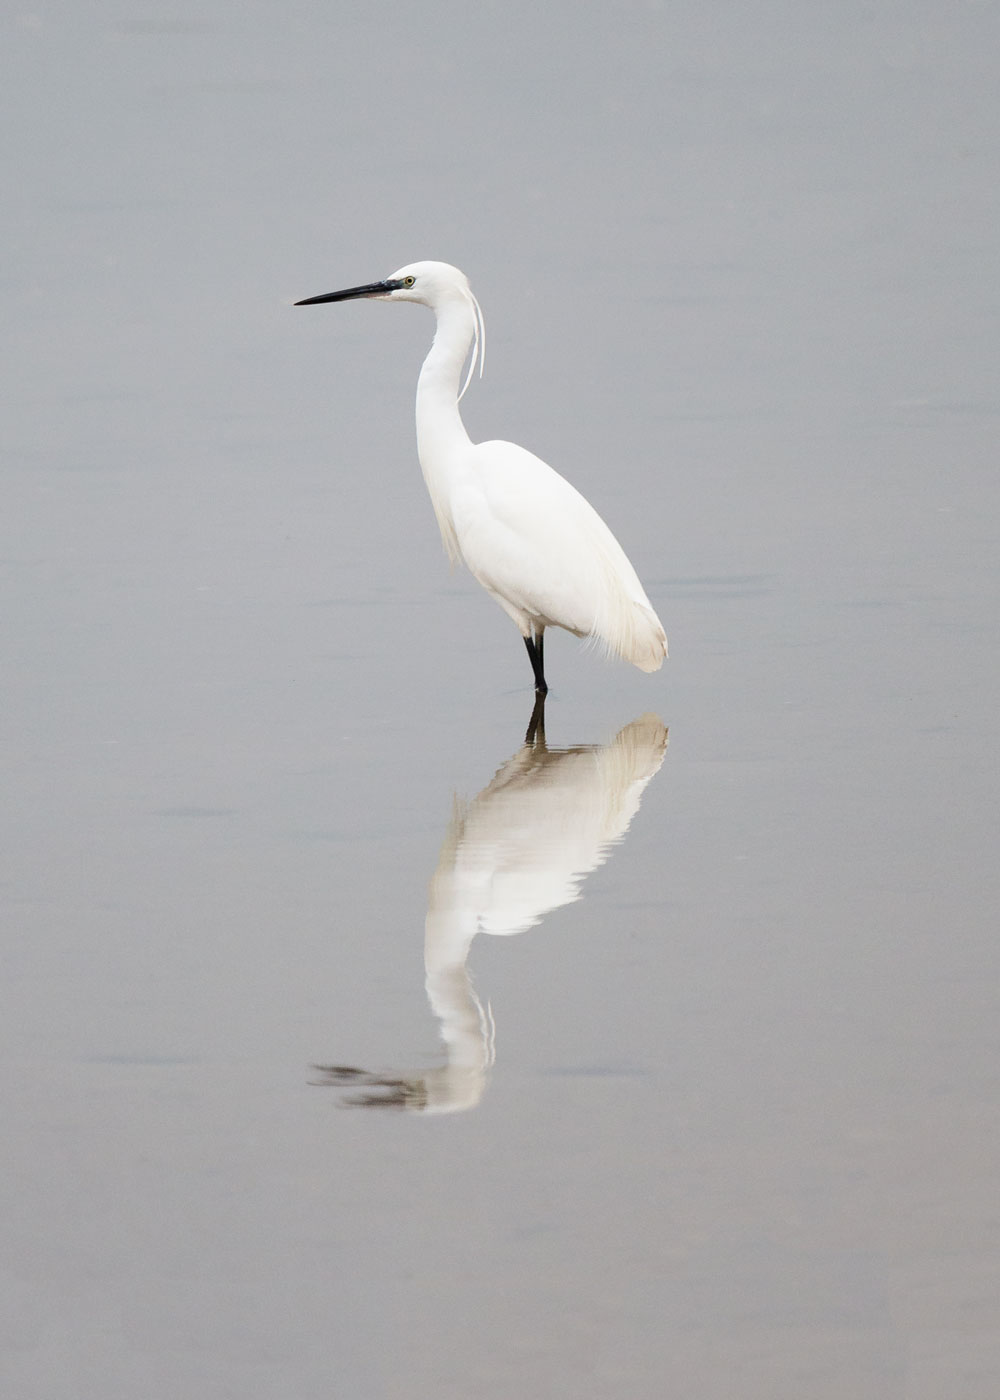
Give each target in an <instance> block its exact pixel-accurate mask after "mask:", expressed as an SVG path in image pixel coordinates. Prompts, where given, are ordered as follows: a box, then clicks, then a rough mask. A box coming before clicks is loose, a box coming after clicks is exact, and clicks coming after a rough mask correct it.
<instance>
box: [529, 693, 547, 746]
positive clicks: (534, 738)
mask: <svg viewBox="0 0 1000 1400" xmlns="http://www.w3.org/2000/svg"><path fill="white" fill-rule="evenodd" d="M524 742H525V743H526V744H530V746H531V747H532V748H535V747H536V744H537V747H538V748H540V749H542V750H543V751H544V749H545V692H544V691H542V690H539V691H536V692H535V708H534V709H533V710H532V712H531V719H530V720H529V721H528V732H527V734H525V736H524Z"/></svg>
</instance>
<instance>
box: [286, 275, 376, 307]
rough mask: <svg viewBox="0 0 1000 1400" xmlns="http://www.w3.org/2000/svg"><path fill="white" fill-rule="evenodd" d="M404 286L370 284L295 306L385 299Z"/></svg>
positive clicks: (301, 302)
mask: <svg viewBox="0 0 1000 1400" xmlns="http://www.w3.org/2000/svg"><path fill="white" fill-rule="evenodd" d="M402 285H403V283H402V281H400V280H396V281H391V282H369V283H368V284H367V286H364V287H347V288H345V290H344V291H342V292H326V293H324V295H323V296H321V297H306V299H305V301H297V302H296V303H295V305H296V306H318V305H319V304H320V302H321V301H350V300H351V299H352V298H353V297H384V296H385V295H386V293H387V292H394V291H395V290H396V288H397V287H401V286H402Z"/></svg>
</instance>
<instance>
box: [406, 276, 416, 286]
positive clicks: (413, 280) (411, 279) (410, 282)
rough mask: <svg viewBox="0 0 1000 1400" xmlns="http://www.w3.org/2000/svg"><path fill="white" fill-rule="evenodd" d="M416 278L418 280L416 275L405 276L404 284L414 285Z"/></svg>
mask: <svg viewBox="0 0 1000 1400" xmlns="http://www.w3.org/2000/svg"><path fill="white" fill-rule="evenodd" d="M416 280H417V279H416V278H415V277H404V278H403V286H404V287H412V286H413V284H414V282H415V281H416Z"/></svg>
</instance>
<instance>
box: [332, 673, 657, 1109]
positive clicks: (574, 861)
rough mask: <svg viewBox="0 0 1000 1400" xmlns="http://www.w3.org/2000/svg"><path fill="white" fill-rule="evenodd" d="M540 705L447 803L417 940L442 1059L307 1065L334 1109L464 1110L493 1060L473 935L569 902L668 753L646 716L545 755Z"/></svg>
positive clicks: (519, 929) (518, 923) (533, 918)
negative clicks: (427, 1066) (472, 961)
mask: <svg viewBox="0 0 1000 1400" xmlns="http://www.w3.org/2000/svg"><path fill="white" fill-rule="evenodd" d="M544 706H545V701H544V697H542V696H540V697H539V698H538V700H537V701H536V704H535V709H534V712H533V714H532V717H531V723H530V724H529V726H528V732H527V734H526V736H525V740H524V743H523V744H522V745H521V747H520V748H519V749H518V750H517V752H516V753H515V754H513V756H512V757H511V758H509V759H508V760H507V762H506V763H505V764H504V765H503V767H502V768H500V769H499V770H498V772H497V774H496V776H495V777H494V779H493V781H492V782H491V783H490V784H489V786H488V787H486V788H484V789H483V791H482V792H481V793H480V794H479V795H478V797H475V798H473V800H472V801H471V802H468V803H465V802H460V801H458V800H457V799H456V802H455V808H454V811H453V814H452V818H451V821H450V823H449V825H448V831H447V834H446V836H445V840H444V845H443V846H442V847H441V854H440V857H439V858H438V863H437V869H436V870H435V871H434V875H433V877H432V879H431V884H430V895H429V900H428V905H427V920H426V925H425V940H424V966H425V969H426V974H427V977H426V983H425V986H426V989H427V999H428V1001H429V1002H430V1005H431V1010H432V1011H433V1012H434V1015H435V1016H436V1017H437V1019H438V1021H439V1022H440V1026H441V1038H442V1040H443V1041H444V1044H445V1047H446V1051H447V1057H446V1060H445V1063H444V1064H443V1065H440V1066H438V1067H437V1068H435V1069H431V1070H429V1071H427V1072H425V1073H422V1074H405V1075H404V1074H391V1073H389V1074H376V1073H369V1072H368V1071H366V1070H362V1069H354V1068H350V1067H347V1066H344V1065H324V1066H317V1068H318V1069H319V1072H320V1073H321V1075H322V1079H321V1080H320V1081H319V1082H320V1083H323V1084H334V1085H340V1086H347V1087H350V1088H352V1089H353V1090H355V1092H353V1093H351V1094H349V1095H348V1096H346V1097H345V1098H344V1099H343V1103H345V1104H346V1105H350V1106H353V1107H359V1108H401V1109H409V1110H411V1111H419V1112H424V1113H456V1112H460V1111H462V1110H464V1109H469V1108H474V1107H475V1106H476V1104H478V1102H479V1100H480V1099H481V1098H482V1096H483V1091H484V1090H485V1088H486V1081H487V1072H488V1070H489V1068H490V1066H491V1065H492V1064H493V1059H494V1026H493V1015H492V1011H491V1010H490V1007H489V1006H488V1005H487V1006H486V1007H484V1006H483V1005H482V1003H481V1002H480V1000H479V998H478V997H477V996H476V993H475V991H474V989H473V986H472V982H471V979H470V977H469V973H468V970H467V967H466V961H467V959H468V956H469V949H470V947H471V946H472V940H473V939H474V938H475V936H476V934H477V933H479V932H483V933H492V934H512V933H523V932H524V930H525V929H528V928H532V927H533V926H534V925H535V924H537V923H538V922H539V921H540V920H541V919H542V918H544V916H545V915H546V914H547V913H549V911H550V910H552V909H558V908H560V907H561V906H562V905H564V904H570V903H572V901H573V900H575V899H578V898H579V895H580V884H581V882H582V880H583V879H584V877H585V876H586V875H588V874H589V873H590V871H591V870H595V869H596V868H597V867H598V866H599V865H601V864H602V863H603V862H604V860H606V859H607V855H608V852H609V849H610V847H612V846H613V845H614V844H615V843H616V842H619V841H621V840H623V838H624V836H625V833H626V832H627V831H628V828H629V824H630V822H631V821H632V818H633V817H634V816H635V814H636V812H637V811H638V808H639V802H640V799H641V797H642V793H643V790H644V789H645V787H646V784H647V783H648V782H649V781H650V779H651V778H652V777H653V776H654V775H655V774H656V772H657V771H658V769H659V767H660V765H661V763H662V762H663V758H664V754H665V753H666V748H667V730H666V727H665V726H664V724H663V723H662V722H661V721H660V719H659V718H658V717H657V716H656V715H651V714H649V715H643V716H642V717H641V718H639V719H634V720H633V721H632V723H631V724H627V725H625V727H624V728H623V729H621V730H620V731H619V733H618V734H617V735H616V736H615V738H614V739H613V740H612V741H611V743H609V744H594V745H589V744H588V745H580V746H578V747H574V748H566V749H550V748H549V747H548V745H547V743H546V741H545V708H544Z"/></svg>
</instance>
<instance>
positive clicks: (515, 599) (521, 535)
mask: <svg viewBox="0 0 1000 1400" xmlns="http://www.w3.org/2000/svg"><path fill="white" fill-rule="evenodd" d="M356 298H365V299H368V300H372V301H412V302H417V303H418V304H420V305H422V306H427V307H430V309H431V310H432V311H433V312H434V315H435V317H436V322H437V324H436V330H435V334H434V340H433V343H432V345H431V348H430V351H429V353H428V355H427V358H426V359H425V360H424V363H423V368H422V369H421V371H420V377H419V379H418V381H417V404H416V418H417V455H418V457H419V460H420V467H421V470H422V472H423V476H424V481H425V483H426V485H427V490H428V493H429V495H430V498H431V505H432V506H433V507H434V514H435V516H436V518H437V523H438V527H439V529H440V531H441V539H442V543H443V545H444V548H445V551H446V553H447V554H448V556H449V558H450V559H451V560H452V562H453V563H454V562H462V563H464V564H465V565H466V567H467V568H468V570H469V572H470V573H471V574H472V575H473V577H474V578H475V579H477V580H478V582H479V583H481V584H482V586H483V587H484V588H485V589H486V591H487V593H489V594H490V596H491V597H493V598H495V599H496V601H497V602H498V603H499V604H500V607H501V608H503V610H504V612H505V613H506V614H507V616H508V617H510V618H511V619H512V621H513V622H514V623H515V625H516V626H517V628H518V631H519V632H520V633H521V636H522V638H523V639H524V645H525V647H526V648H527V652H528V658H529V660H530V662H531V668H532V672H533V674H534V680H535V692H536V694H537V695H540V696H544V695H545V694H546V693H547V691H548V685H547V684H546V680H545V664H544V638H545V630H546V628H548V627H561V628H563V629H564V630H565V631H567V632H571V633H572V634H573V635H574V636H576V637H582V638H586V639H588V640H590V641H591V642H593V643H595V644H597V645H599V646H601V647H603V649H604V651H605V652H606V653H607V654H608V655H613V656H618V657H620V658H622V659H623V660H625V661H630V662H631V663H632V664H633V665H635V666H638V668H639V669H640V670H641V671H656V670H658V669H659V668H660V666H661V665H662V664H663V659H664V657H665V656H666V655H667V638H666V635H665V633H664V631H663V626H662V624H661V623H660V619H659V618H658V617H657V615H656V612H655V610H654V608H653V605H652V604H651V603H650V601H649V599H648V597H647V596H646V593H645V590H644V589H643V586H642V584H641V583H640V582H639V578H638V575H637V574H636V571H635V569H634V568H633V567H632V564H631V563H630V562H629V559H628V557H627V555H626V554H625V551H624V550H623V549H622V547H621V545H620V544H619V543H618V541H617V540H616V539H615V537H614V535H613V534H612V533H611V530H610V529H609V528H608V526H607V525H606V524H605V523H604V521H603V520H602V519H601V517H600V515H598V513H597V511H596V510H595V509H594V508H593V506H592V505H591V504H590V502H589V501H587V500H586V499H585V497H584V496H582V495H581V494H580V492H579V491H577V489H576V487H574V486H572V485H571V484H570V483H569V481H567V480H566V478H565V477H564V476H560V474H559V473H558V472H557V471H554V470H553V468H552V467H550V466H549V465H548V464H547V463H546V462H543V461H542V460H541V459H540V458H539V457H536V456H535V455H534V454H533V453H531V452H528V451H527V450H526V449H525V448H523V447H518V446H517V445H516V444H515V443H512V442H502V441H495V442H494V441H491V442H480V443H474V442H472V440H471V439H470V437H469V435H468V433H467V432H466V430H465V425H464V424H463V422H462V417H461V414H460V412H459V401H460V399H461V398H462V396H463V395H464V394H465V391H466V389H467V388H468V387H469V383H470V381H471V379H472V377H473V374H474V372H475V369H476V364H477V361H478V364H479V372H480V376H481V375H482V371H483V363H484V360H485V352H486V325H485V321H484V319H483V313H482V310H481V309H480V306H479V303H478V301H477V300H476V298H475V296H474V295H473V292H472V288H471V287H470V286H469V280H468V278H467V277H466V275H465V273H464V272H461V271H460V270H459V269H458V268H457V267H452V266H451V264H450V263H443V262H414V263H409V264H408V265H407V266H406V267H401V268H399V270H398V271H396V272H394V273H392V275H391V276H390V277H386V278H385V279H384V280H383V281H381V282H368V283H366V284H364V285H363V286H358V287H347V288H345V289H344V290H342V291H339V292H326V293H324V294H323V295H322V296H315V297H306V298H305V299H304V300H302V301H297V302H296V303H295V305H296V306H318V305H320V304H321V303H325V302H333V301H351V300H354V299H356ZM470 350H471V358H470ZM467 359H469V368H468V372H467V374H466V376H465V382H464V384H462V386H461V388H459V385H460V383H461V379H462V370H463V368H464V366H465V363H466V360H467Z"/></svg>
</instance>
